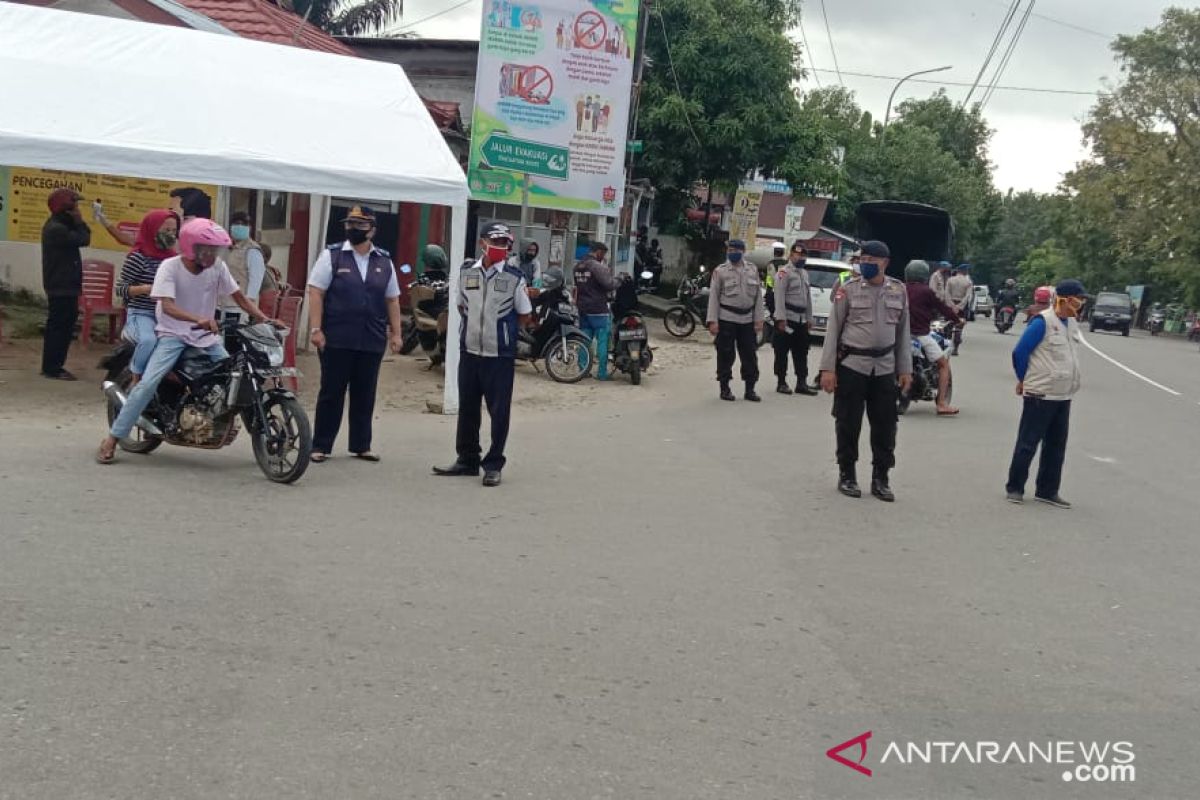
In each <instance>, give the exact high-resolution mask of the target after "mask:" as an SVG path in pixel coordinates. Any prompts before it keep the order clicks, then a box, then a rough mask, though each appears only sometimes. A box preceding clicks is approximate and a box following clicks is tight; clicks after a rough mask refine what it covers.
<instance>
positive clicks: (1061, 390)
mask: <svg viewBox="0 0 1200 800" xmlns="http://www.w3.org/2000/svg"><path fill="white" fill-rule="evenodd" d="M1086 297H1087V293H1086V292H1085V291H1084V288H1083V284H1082V283H1080V282H1079V281H1077V280H1073V279H1072V280H1065V281H1063V282H1062V283H1060V284H1058V286H1057V288H1056V289H1055V294H1054V298H1053V302H1052V303H1051V307H1050V308H1048V309H1046V310H1045V311H1043V312H1042V313H1041V314H1040V315H1038V316H1036V317H1034V318H1033V319H1032V320H1031V321H1030V323H1029V326H1028V327H1027V328H1026V329H1025V333H1024V335H1022V336H1021V339H1020V341H1018V342H1017V346H1016V347H1015V348H1013V354H1012V361H1013V370H1014V371H1015V372H1016V375H1017V394H1018V395H1021V396H1022V397H1024V398H1025V400H1024V402H1025V407H1024V410H1023V411H1022V413H1021V427H1020V429H1019V430H1018V432H1017V445H1016V448H1015V449H1014V450H1013V457H1012V463H1011V465H1010V466H1009V469H1008V484H1007V485H1006V486H1005V490H1006V492H1007V495H1008V501H1009V502H1010V503H1023V502H1024V501H1025V481H1026V480H1027V479H1028V478H1029V467H1030V465H1031V464H1032V463H1033V456H1034V454H1035V453H1037V450H1038V447H1039V445H1040V446H1041V449H1042V458H1041V461H1040V463H1039V464H1038V474H1037V485H1036V491H1035V493H1034V498H1035V499H1036V500H1038V501H1040V502H1042V503H1048V504H1049V505H1052V506H1056V507H1058V508H1070V507H1071V504H1070V503H1068V502H1067V501H1066V500H1064V499H1063V498H1062V496H1061V495H1059V493H1058V490H1059V486H1060V484H1061V483H1062V467H1063V461H1064V460H1065V458H1066V451H1067V432H1068V427H1069V423H1070V419H1071V398H1072V397H1074V396H1075V393H1076V392H1077V391H1079V385H1080V380H1079V355H1078V351H1077V349H1076V348H1077V342H1078V341H1079V325H1078V323H1077V322H1076V321H1075V320H1076V318H1077V317H1078V316H1079V310H1080V309H1081V308H1082V307H1083V303H1084V300H1085V299H1086Z"/></svg>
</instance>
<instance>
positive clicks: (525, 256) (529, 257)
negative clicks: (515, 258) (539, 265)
mask: <svg viewBox="0 0 1200 800" xmlns="http://www.w3.org/2000/svg"><path fill="white" fill-rule="evenodd" d="M535 258H537V253H522V254H521V263H523V264H528V263H529V262H531V261H533V260H534V259H535Z"/></svg>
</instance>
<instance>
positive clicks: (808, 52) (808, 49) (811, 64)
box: [800, 19, 821, 89]
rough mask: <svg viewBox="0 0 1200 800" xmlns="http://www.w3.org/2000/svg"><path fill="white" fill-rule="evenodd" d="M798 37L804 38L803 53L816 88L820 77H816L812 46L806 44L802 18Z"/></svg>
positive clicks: (806, 39) (806, 38)
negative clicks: (811, 71)
mask: <svg viewBox="0 0 1200 800" xmlns="http://www.w3.org/2000/svg"><path fill="white" fill-rule="evenodd" d="M800 38H801V39H803V40H804V54H805V55H806V56H807V57H808V65H809V68H810V69H811V70H813V80H815V81H816V82H817V88H818V89H820V88H821V79H820V78H818V77H817V74H816V69H817V65H816V64H815V63H814V62H813V57H812V48H811V47H809V46H808V34H807V33H805V32H804V20H803V19H801V20H800Z"/></svg>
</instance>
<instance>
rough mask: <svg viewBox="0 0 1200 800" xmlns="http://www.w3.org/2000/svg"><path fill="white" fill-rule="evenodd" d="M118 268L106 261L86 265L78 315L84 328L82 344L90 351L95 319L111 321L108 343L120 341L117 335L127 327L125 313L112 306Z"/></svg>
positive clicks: (89, 262)
mask: <svg viewBox="0 0 1200 800" xmlns="http://www.w3.org/2000/svg"><path fill="white" fill-rule="evenodd" d="M115 278H116V268H115V267H114V266H113V265H112V264H110V263H108V262H107V261H84V262H83V292H82V293H81V294H80V295H79V313H80V315H81V316H82V317H83V327H82V329H81V330H80V331H79V341H80V342H82V343H83V346H84V347H87V346H88V344H89V342H90V341H91V338H92V319H93V318H95V317H108V342H109V344H112V343H113V342H115V341H116V340H117V334H118V333H119V332H120V329H121V326H122V325H123V324H124V323H125V309H124V308H123V307H121V306H118V305H116V304H115V303H114V302H113V283H114V281H115Z"/></svg>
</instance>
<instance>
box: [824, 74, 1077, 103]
mask: <svg viewBox="0 0 1200 800" xmlns="http://www.w3.org/2000/svg"><path fill="white" fill-rule="evenodd" d="M812 71H813V72H825V73H832V72H833V70H831V69H817V68H816V67H813V68H812ZM842 74H843V75H846V76H849V77H851V78H874V79H875V80H881V81H898V80H900V77H899V76H898V75H876V74H874V73H870V72H851V71H849V70H843V71H842ZM907 82H908V83H928V84H930V85H932V86H970V85H971V84H969V83H967V82H965V81H938V80H927V79H924V78H909V79H908V81H907ZM993 88H994V89H995V90H996V91H1002V92H1037V93H1041V94H1073V95H1080V96H1087V97H1091V96H1094V95H1097V94H1100V91H1099V90H1098V89H1097V90H1094V91H1090V92H1085V91H1081V90H1078V89H1045V88H1041V87H1038V86H995V87H993Z"/></svg>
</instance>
